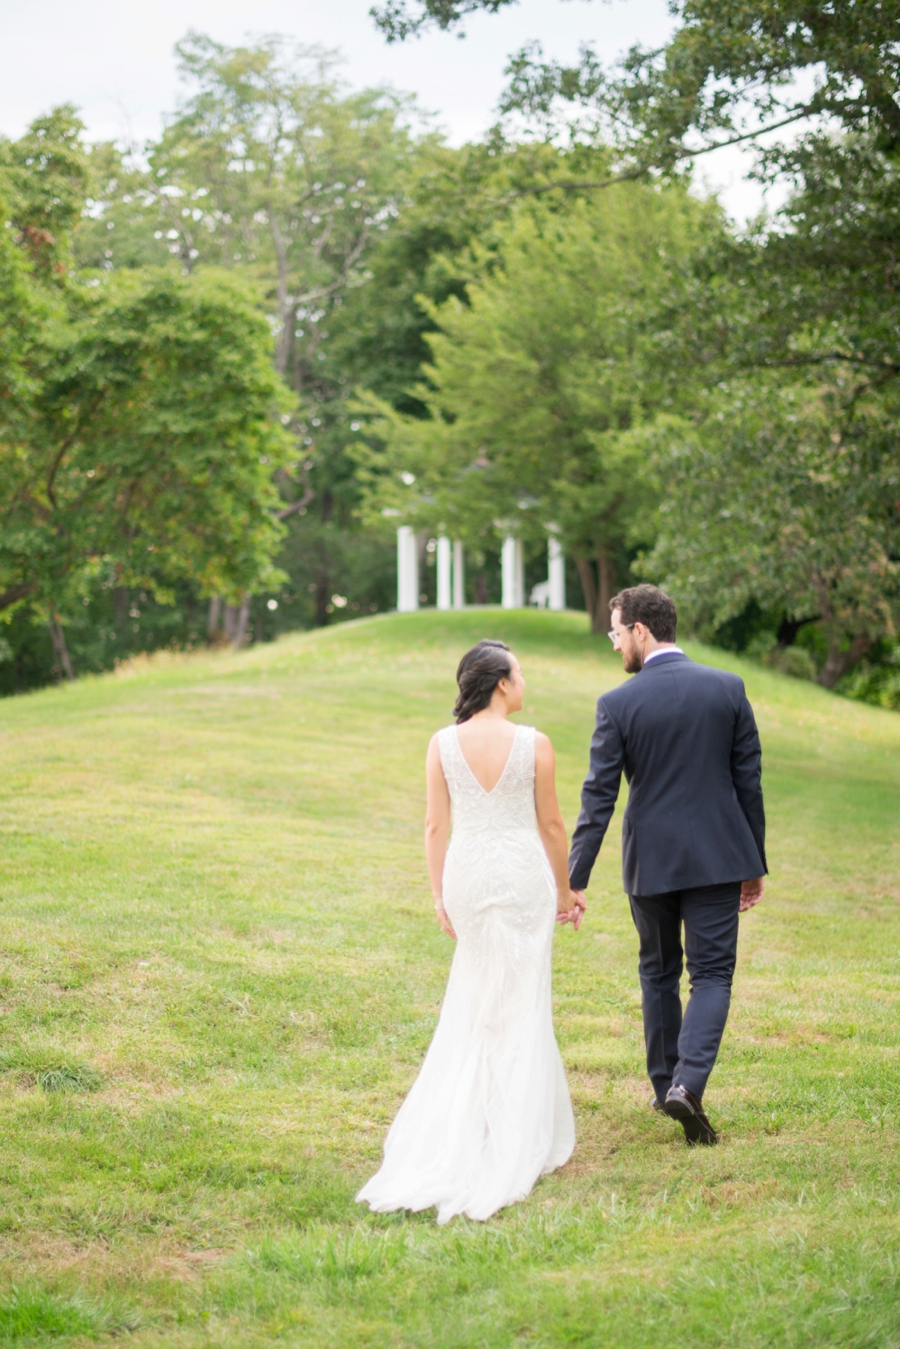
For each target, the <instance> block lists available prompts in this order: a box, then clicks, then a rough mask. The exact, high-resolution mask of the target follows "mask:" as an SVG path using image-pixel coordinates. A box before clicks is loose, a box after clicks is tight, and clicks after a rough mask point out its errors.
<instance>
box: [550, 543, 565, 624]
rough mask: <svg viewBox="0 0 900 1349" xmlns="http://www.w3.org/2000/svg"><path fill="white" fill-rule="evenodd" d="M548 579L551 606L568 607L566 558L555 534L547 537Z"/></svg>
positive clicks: (555, 607) (557, 607)
mask: <svg viewBox="0 0 900 1349" xmlns="http://www.w3.org/2000/svg"><path fill="white" fill-rule="evenodd" d="M547 580H548V581H549V583H550V608H551V609H565V607H566V559H565V555H564V553H563V550H562V544H561V543H560V541H559V539H558V538H557V537H556V535H555V534H551V535H550V536H549V537H548V539H547Z"/></svg>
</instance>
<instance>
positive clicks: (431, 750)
mask: <svg viewBox="0 0 900 1349" xmlns="http://www.w3.org/2000/svg"><path fill="white" fill-rule="evenodd" d="M425 783H426V787H427V791H428V804H427V806H426V808H425V859H426V861H427V863H428V878H429V880H430V881H431V893H432V895H433V896H434V911H435V914H436V915H437V920H438V922H439V923H440V925H441V927H442V928H443V929H444V931H445V932H446V933H447V936H448V937H452V938H453V940H454V941H455V940H456V933H455V932H454V931H453V925H452V924H451V922H450V919H449V918H448V917H447V911H446V909H445V908H444V894H443V885H444V858H445V857H446V856H447V839H448V837H449V835H450V793H449V791H448V790H447V780H446V778H445V777H444V770H443V768H442V767H441V751H440V747H439V745H438V738H437V736H436V735H433V736H432V737H431V744H430V745H429V746H428V757H427V759H426V760H425Z"/></svg>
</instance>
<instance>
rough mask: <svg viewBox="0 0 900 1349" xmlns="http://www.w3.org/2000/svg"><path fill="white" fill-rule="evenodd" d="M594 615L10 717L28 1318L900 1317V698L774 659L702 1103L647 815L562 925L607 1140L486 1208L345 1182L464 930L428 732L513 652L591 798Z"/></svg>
mask: <svg viewBox="0 0 900 1349" xmlns="http://www.w3.org/2000/svg"><path fill="white" fill-rule="evenodd" d="M584 624H585V620H584V616H583V615H574V614H565V615H556V614H547V613H537V612H520V613H513V614H505V613H501V612H500V611H497V610H492V611H481V612H470V613H464V614H459V615H437V614H433V613H429V614H420V615H407V616H391V617H385V618H378V619H374V620H367V621H363V622H359V623H356V624H349V625H345V626H341V627H337V628H333V629H330V630H327V631H324V632H319V633H314V634H303V635H297V636H294V637H290V638H288V639H286V640H283V641H280V642H278V643H277V644H275V645H272V646H265V647H260V648H256V649H254V650H252V651H250V652H247V653H244V654H241V655H233V654H218V655H199V656H194V657H190V658H184V659H181V658H164V659H162V660H159V661H157V662H151V663H147V664H144V665H140V664H138V665H137V667H135V668H132V669H131V670H130V671H127V672H123V673H120V674H119V675H117V676H111V677H106V678H102V679H88V680H84V681H82V682H80V683H78V684H77V685H75V686H74V687H69V688H61V689H56V690H49V691H46V692H43V693H39V694H36V695H33V696H29V697H24V698H19V699H12V700H8V701H5V702H3V703H2V704H0V726H2V731H0V745H2V764H3V771H2V779H0V783H2V786H0V790H2V796H3V801H2V816H0V820H2V831H3V832H2V853H0V1012H2V1015H0V1345H3V1344H31V1343H34V1344H43V1343H53V1344H66V1345H69V1344H71V1345H76V1344H77V1345H88V1344H90V1345H93V1344H98V1343H101V1344H102V1343H103V1342H104V1341H105V1340H106V1338H107V1337H110V1340H111V1339H112V1337H119V1342H121V1340H122V1338H123V1337H124V1341H125V1342H126V1343H128V1344H129V1345H133V1346H135V1349H137V1347H138V1346H151V1345H152V1346H160V1347H161V1346H172V1347H173V1349H175V1347H176V1346H178V1349H182V1346H183V1347H184V1349H194V1347H195V1346H197V1347H199V1346H223V1347H224V1346H229V1349H230V1347H231V1346H234V1347H235V1349H237V1347H238V1346H240V1347H241V1349H243V1347H244V1346H251V1347H252V1346H258V1345H280V1344H284V1345H310V1346H316V1349H318V1347H319V1346H322V1349H330V1347H331V1346H334V1347H335V1349H338V1347H341V1349H343V1346H357V1345H359V1346H417V1347H418V1346H423V1349H424V1347H425V1346H429V1347H430V1346H434V1347H435V1349H451V1347H452V1349H470V1347H471V1346H485V1349H488V1347H490V1349H495V1347H496V1349H500V1347H501V1346H502V1347H503V1349H506V1347H507V1346H512V1345H526V1346H527V1345H532V1346H551V1345H552V1346H555V1345H560V1346H592V1347H593V1346H597V1349H614V1347H618V1346H623V1347H624V1346H628V1347H629V1349H645V1346H650V1345H654V1344H657V1343H660V1344H664V1345H667V1346H688V1345H691V1346H694V1345H698V1346H740V1347H741V1349H744V1347H746V1349H750V1347H751V1346H753V1347H754V1349H755V1347H756V1346H760V1347H761V1346H782V1345H783V1346H792V1347H793V1346H798V1347H799V1346H811V1347H813V1349H817V1347H818V1346H823V1345H835V1346H837V1345H840V1346H851V1345H852V1346H855V1345H873V1346H878V1349H887V1346H893V1345H900V1148H898V1143H900V1132H898V1106H900V1016H898V1014H900V908H898V900H900V874H898V873H900V865H898V864H900V810H898V806H900V793H898V787H900V716H897V715H896V714H894V713H890V712H885V711H881V710H879V709H876V708H870V707H866V706H861V705H859V704H854V703H850V702H847V701H844V700H841V699H839V698H835V697H833V696H831V695H829V694H827V693H825V692H823V691H821V690H819V689H817V688H815V687H813V686H812V685H810V684H806V683H799V682H795V681H791V680H788V679H785V678H783V677H782V676H779V675H776V674H773V673H768V672H765V671H762V670H760V669H758V668H755V667H753V666H750V665H747V666H744V665H741V663H740V662H739V661H737V660H736V659H735V660H730V659H729V658H728V657H726V656H725V655H723V653H721V652H711V651H705V650H702V649H694V648H691V650H692V653H693V654H694V655H695V656H697V657H699V658H700V659H705V660H708V661H710V662H712V663H716V664H721V665H728V666H729V668H734V669H737V670H739V671H740V673H742V674H743V675H744V676H745V678H746V681H747V688H748V692H749V694H750V697H751V700H752V701H753V704H754V707H755V709H756V713H757V717H758V721H759V725H760V730H761V733H762V740H763V749H764V771H765V787H766V798H767V806H768V813H769V820H770V849H769V854H770V862H771V868H772V874H771V877H770V882H769V888H768V891H767V894H766V899H765V902H764V904H763V905H761V906H760V907H759V908H758V909H756V910H755V911H754V912H753V913H751V914H749V915H747V916H746V917H745V918H744V919H742V931H741V946H740V957H739V966H738V974H737V980H736V988H735V998H734V1002H733V1004H732V1015H731V1021H730V1024H729V1028H728V1031H727V1033H726V1038H725V1042H724V1046H723V1051H722V1055H721V1058H720V1060H719V1065H718V1067H717V1069H716V1072H715V1073H714V1075H713V1078H712V1082H711V1084H710V1088H709V1093H708V1097H707V1100H708V1103H709V1110H710V1114H711V1116H712V1118H713V1120H714V1122H715V1123H716V1124H717V1126H718V1127H719V1128H720V1129H721V1136H722V1143H721V1146H720V1147H719V1148H717V1149H698V1150H694V1151H688V1150H687V1149H686V1148H685V1147H684V1145H683V1142H682V1136H681V1132H680V1129H678V1127H677V1126H676V1125H674V1124H672V1123H671V1122H669V1121H667V1120H661V1119H660V1118H659V1117H657V1116H656V1115H654V1114H653V1113H652V1112H651V1110H650V1109H649V1105H648V1102H649V1098H650V1089H649V1085H648V1083H647V1081H646V1079H645V1076H644V1068H643V1044H642V1035H641V1022H640V999H639V991H638V983H637V973H636V942H635V936H634V933H633V929H632V926H631V920H630V917H629V913H628V907H627V901H626V899H625V897H624V896H623V894H622V893H621V885H620V880H619V833H618V825H619V818H620V813H617V815H616V818H615V820H614V825H613V829H612V831H611V836H610V838H609V840H608V846H606V847H605V848H604V854H603V857H602V862H601V864H600V866H599V868H598V871H597V873H596V879H595V884H594V886H593V888H592V891H591V893H590V896H589V898H590V908H589V912H588V917H587V920H586V922H585V924H584V926H583V928H582V930H581V932H580V933H578V934H575V933H574V932H573V931H572V930H571V929H570V928H567V929H565V930H562V931H559V932H558V934H557V938H556V950H555V970H554V981H555V982H554V990H555V1009H556V1024H557V1032H558V1036H559V1040H560V1044H561V1047H562V1051H563V1055H564V1058H565V1061H566V1065H567V1068H568V1072H569V1081H570V1084H571V1089H572V1094H573V1098H574V1101H575V1108H576V1117H577V1129H578V1143H577V1147H576V1151H575V1155H574V1157H573V1159H572V1161H571V1162H570V1163H569V1165H568V1166H567V1167H566V1168H565V1169H564V1170H563V1171H561V1172H559V1173H557V1174H556V1175H554V1176H552V1177H550V1178H548V1179H546V1180H544V1181H543V1182H541V1183H540V1184H539V1185H538V1186H537V1187H536V1189H535V1190H534V1192H533V1194H532V1195H531V1197H530V1198H529V1199H528V1200H527V1201H526V1202H525V1203H523V1204H520V1205H518V1206H516V1207H514V1208H512V1209H510V1210H507V1211H505V1212H504V1213H502V1214H499V1215H498V1216H497V1217H496V1218H495V1219H493V1220H492V1221H491V1222H489V1223H487V1224H484V1225H479V1224H475V1223H470V1222H468V1221H465V1220H457V1221H454V1222H453V1223H451V1224H450V1225H449V1226H448V1227H446V1228H444V1229H441V1230H438V1229H437V1227H436V1226H435V1224H434V1221H433V1215H430V1214H420V1215H415V1216H405V1215H391V1216H386V1217H380V1216H373V1215H370V1214H369V1213H368V1212H367V1211H363V1210H361V1209H360V1208H359V1207H358V1206H357V1205H356V1204H355V1203H354V1199H353V1196H354V1194H355V1192H356V1190H357V1188H358V1187H359V1185H360V1184H361V1183H362V1182H363V1180H364V1179H366V1178H367V1176H368V1175H370V1174H371V1172H372V1171H373V1170H374V1169H375V1168H376V1166H377V1164H378V1160H379V1156H380V1149H381V1143H382V1139H383V1136H384V1132H385V1129H386V1127H387V1125H388V1123H389V1121H390V1120H391V1118H392V1116H393V1114H394V1112H395V1110H396V1109H397V1106H398V1105H399V1103H400V1101H401V1100H402V1098H403V1095H404V1093H405V1091H406V1090H407V1089H408V1087H409V1085H410V1083H411V1082H412V1080H413V1077H414V1075H415V1073H416V1070H417V1067H418V1065H419V1063H420V1061H421V1058H422V1055H423V1053H424V1051H425V1048H426V1046H427V1044H428V1041H429V1038H430V1036H431V1033H432V1031H433V1028H434V1025H435V1021H436V1017H437V1014H438V1008H439V1004H440V999H441V994H442V989H443V986H444V981H445V978H446V975H447V970H448V967H449V962H450V958H451V954H452V950H451V944H450V942H449V941H448V940H447V938H445V937H444V936H443V934H442V933H441V932H440V931H439V930H438V928H437V926H436V924H435V923H434V920H433V916H432V911H431V900H430V897H429V894H428V890H427V885H426V881H425V873H424V865H423V861H422V857H421V825H422V814H423V805H424V791H423V772H422V765H423V760H424V754H425V748H426V745H427V742H428V738H429V736H430V735H431V733H432V731H434V730H435V729H436V728H437V727H439V726H441V725H442V724H446V722H447V721H448V720H449V711H450V707H451V705H452V701H453V695H454V680H453V672H454V669H455V664H456V660H457V659H458V656H459V655H460V654H461V653H462V651H463V650H464V649H465V648H466V647H467V646H469V645H471V644H472V642H473V641H474V640H476V639H477V638H478V637H481V636H501V637H504V638H506V639H507V640H508V641H510V642H511V643H512V644H513V646H514V648H515V650H516V652H517V654H518V655H519V656H520V658H521V660H522V664H523V667H524V670H525V674H526V678H527V680H528V691H527V695H526V701H527V711H526V713H525V714H524V719H525V720H527V721H530V722H533V723H534V724H536V725H537V726H539V727H540V728H541V729H542V730H545V731H547V732H548V733H549V734H550V735H551V736H552V738H553V740H554V743H555V745H556V748H557V754H558V760H559V777H560V795H561V801H562V805H563V810H564V814H565V816H566V818H567V821H568V822H569V824H570V825H571V824H572V823H573V822H574V819H575V816H576V812H577V802H578V792H579V787H580V782H581V778H582V776H583V773H584V769H585V766H586V762H587V746H588V741H589V737H590V732H591V728H592V725H593V711H594V702H595V699H596V696H597V694H598V693H599V692H600V691H602V690H603V689H606V688H609V687H610V686H612V685H613V684H615V683H617V682H618V681H619V680H620V679H621V678H622V677H623V676H622V671H621V667H620V665H619V663H618V661H617V659H616V658H615V657H614V656H613V653H612V652H611V650H609V649H607V648H606V644H605V643H604V644H603V645H601V644H599V643H598V642H597V640H596V639H590V638H589V637H588V636H587V635H586V633H585V630H584Z"/></svg>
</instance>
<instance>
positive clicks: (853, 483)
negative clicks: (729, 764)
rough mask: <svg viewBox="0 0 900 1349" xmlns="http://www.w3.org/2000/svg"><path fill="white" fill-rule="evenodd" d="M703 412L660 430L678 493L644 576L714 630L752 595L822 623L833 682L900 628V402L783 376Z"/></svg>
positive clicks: (722, 393) (667, 472)
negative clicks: (899, 425) (899, 405)
mask: <svg viewBox="0 0 900 1349" xmlns="http://www.w3.org/2000/svg"><path fill="white" fill-rule="evenodd" d="M836 373H837V374H838V375H839V374H840V373H841V372H840V371H838V372H836ZM817 384H818V387H817ZM841 394H844V395H845V398H846V401H845V402H844V405H843V406H842V405H841V404H842V401H843V400H842V399H841ZM704 412H705V415H704V417H703V419H702V420H699V419H698V424H697V425H695V426H689V425H682V426H681V427H680V428H679V427H678V426H677V425H675V424H673V425H669V426H667V427H665V428H660V429H657V430H654V432H653V436H654V438H656V439H657V442H658V444H659V451H658V459H657V462H658V471H659V474H660V476H661V478H662V479H663V480H664V481H666V482H667V483H668V484H669V488H670V490H669V493H668V495H667V496H666V498H665V500H664V501H663V502H662V505H661V507H660V537H659V540H658V541H657V544H656V546H655V549H654V550H653V552H652V553H651V554H650V555H649V557H648V558H647V559H646V562H645V564H644V567H645V570H646V572H647V574H649V575H653V576H656V577H659V578H661V579H663V580H664V581H665V583H666V585H667V586H668V587H670V588H671V589H672V591H673V593H674V594H675V595H676V596H677V597H678V598H679V599H680V600H683V601H684V603H685V606H686V608H687V609H688V610H689V612H690V613H691V614H693V615H694V616H695V618H696V616H698V615H709V616H710V618H711V621H712V622H713V623H714V624H718V623H723V622H724V621H725V620H727V619H729V618H731V617H733V616H734V615H735V614H739V613H740V612H741V611H742V610H743V609H744V608H745V606H746V605H747V603H748V602H749V601H750V600H751V599H752V600H755V601H756V602H757V603H758V604H760V605H761V606H762V607H763V608H766V607H769V608H773V607H774V608H776V609H777V608H778V607H783V608H784V609H785V610H786V611H787V612H788V614H789V615H790V616H791V617H796V618H799V619H805V618H814V619H818V620H819V621H820V624H821V627H822V630H823V632H824V634H825V637H826V644H827V648H828V656H827V659H826V662H825V665H824V667H823V670H822V672H821V678H822V681H823V682H824V683H826V684H827V685H828V686H829V687H831V686H833V685H834V684H835V683H836V682H837V680H838V679H839V678H840V676H841V675H842V674H844V673H845V671H846V670H847V669H849V668H850V667H851V666H852V665H853V664H855V663H856V662H857V661H858V660H859V658H860V656H861V655H862V654H864V652H865V650H866V649H867V648H868V647H869V646H871V645H872V643H873V642H875V641H876V640H877V639H878V638H879V637H880V635H881V634H882V633H883V632H889V633H890V632H892V631H894V630H895V625H896V623H897V622H898V619H900V566H898V562H897V560H896V559H897V555H898V548H900V518H898V512H897V509H896V506H895V502H894V491H895V490H896V483H897V474H898V464H897V455H896V448H895V443H894V436H893V431H892V427H893V424H894V418H895V416H896V410H895V408H894V405H893V401H889V402H886V401H885V399H884V397H883V395H882V394H881V392H880V391H877V392H874V393H872V394H870V396H869V397H868V398H866V397H864V396H862V394H860V392H859V389H858V386H856V385H855V382H854V387H853V388H851V389H850V390H849V391H848V390H847V389H846V386H845V387H844V388H842V387H841V385H840V383H839V382H838V380H834V381H833V382H832V385H831V388H829V387H828V386H827V385H826V386H825V388H824V389H823V388H822V384H821V382H820V381H816V383H814V382H813V381H812V380H810V381H809V382H808V383H807V382H800V381H798V380H796V379H793V380H785V381H782V382H781V387H779V386H778V385H777V384H776V383H775V381H774V380H772V379H771V378H770V379H758V380H755V381H754V380H745V381H735V382H734V383H733V384H730V385H723V386H722V387H721V388H720V389H717V390H715V391H714V392H712V393H711V394H710V396H709V398H708V400H707V405H706V408H705V409H704Z"/></svg>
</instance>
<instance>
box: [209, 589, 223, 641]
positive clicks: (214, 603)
mask: <svg viewBox="0 0 900 1349" xmlns="http://www.w3.org/2000/svg"><path fill="white" fill-rule="evenodd" d="M221 613H222V598H221V596H220V595H212V596H211V597H210V601H209V617H208V618H207V620H206V635H207V637H208V638H209V640H210V641H212V639H213V638H214V637H215V635H216V629H217V628H218V626H219V617H220V615H221Z"/></svg>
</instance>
